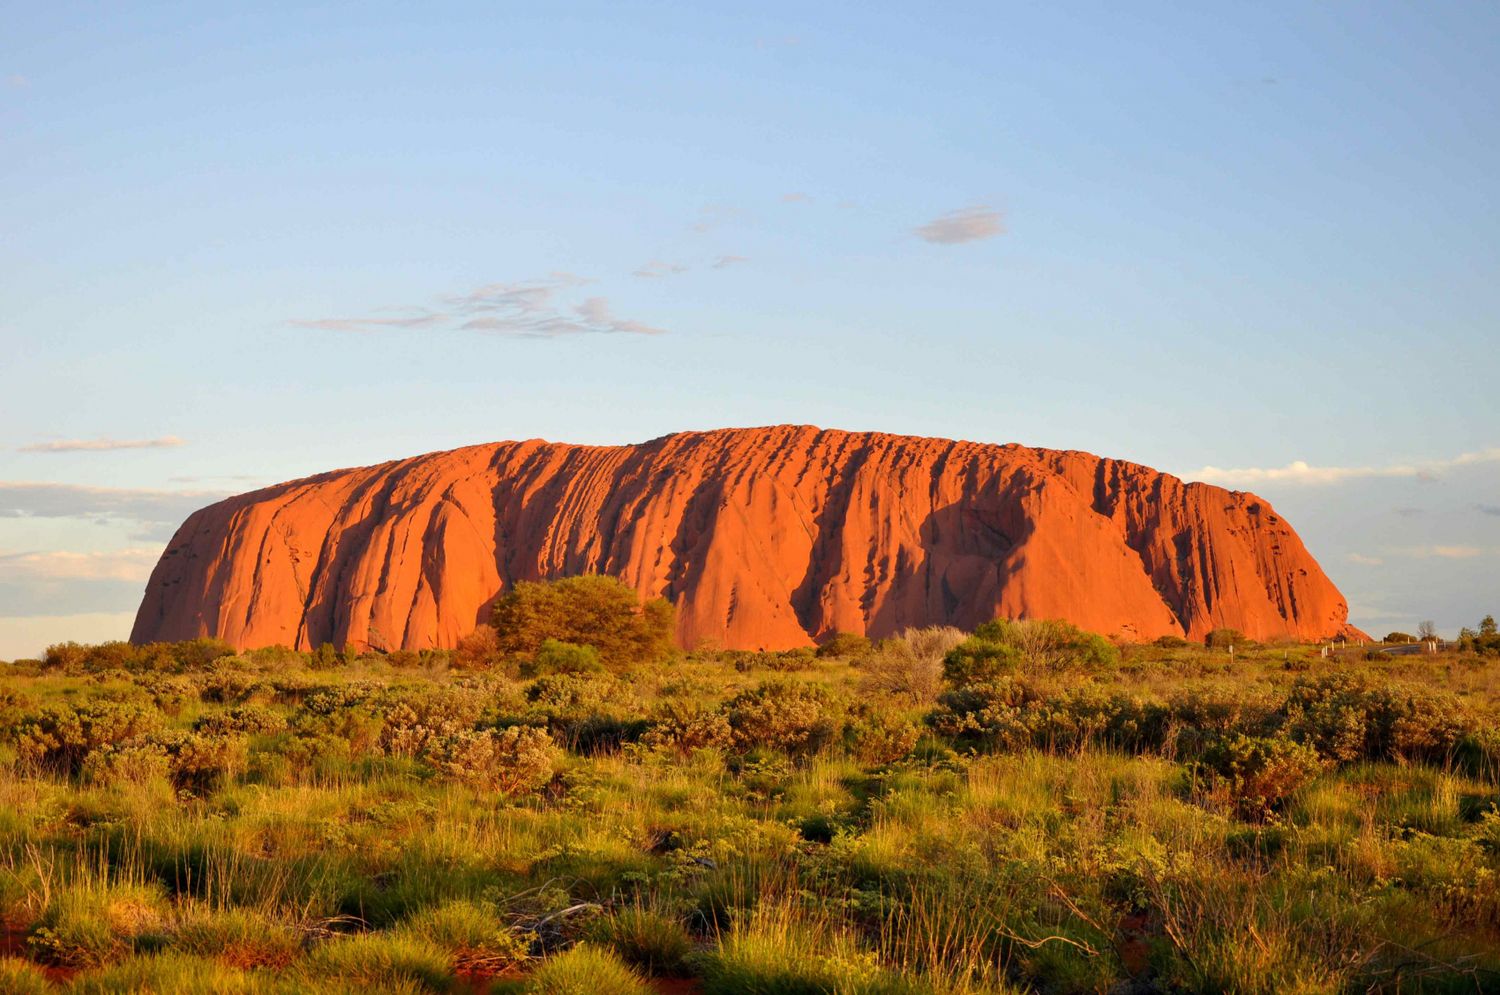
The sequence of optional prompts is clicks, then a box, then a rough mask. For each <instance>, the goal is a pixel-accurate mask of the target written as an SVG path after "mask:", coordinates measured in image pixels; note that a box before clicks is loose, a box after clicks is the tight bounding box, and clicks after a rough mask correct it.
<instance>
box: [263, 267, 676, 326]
mask: <svg viewBox="0 0 1500 995" xmlns="http://www.w3.org/2000/svg"><path fill="white" fill-rule="evenodd" d="M637 275H640V274H639V272H638V273H637ZM591 282H593V281H591V280H589V279H587V278H585V277H581V276H578V275H576V274H573V273H553V274H551V275H550V276H548V277H546V278H544V279H540V280H527V281H521V282H518V283H490V284H486V285H484V286H482V287H478V288H476V289H474V290H472V291H470V292H469V293H467V294H461V295H459V296H454V297H447V298H444V299H443V300H442V302H441V306H440V307H437V308H426V307H405V308H399V309H396V310H398V311H400V312H402V313H400V314H397V315H395V316H392V317H381V316H380V315H379V314H378V313H377V314H374V315H370V316H367V317H362V318H313V319H303V318H294V319H291V320H290V321H288V324H290V325H293V326H296V327H298V328H309V329H314V330H317V331H332V332H376V331H383V330H386V329H392V328H396V329H411V328H443V329H447V330H457V331H470V332H488V333H491V334H495V335H505V336H510V337H514V338H530V339H555V338H562V337H565V336H572V335H590V334H593V335H603V334H621V335H663V334H665V333H666V329H664V328H657V327H655V326H652V325H648V324H645V323H644V322H640V321H633V320H629V319H625V318H619V317H616V316H615V315H614V314H613V313H612V312H611V311H610V307H609V300H608V299H607V298H604V297H590V298H587V299H586V300H584V301H582V302H579V303H577V304H572V303H571V302H570V300H569V299H568V298H569V297H570V296H571V295H572V294H573V293H574V292H576V290H577V288H579V287H582V286H584V285H586V284H589V283H591Z"/></svg>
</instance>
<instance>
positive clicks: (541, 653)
mask: <svg viewBox="0 0 1500 995" xmlns="http://www.w3.org/2000/svg"><path fill="white" fill-rule="evenodd" d="M603 669H604V664H603V662H601V661H600V659H599V651H598V650H596V649H594V647H592V646H580V645H578V644H577V643H565V642H563V641H561V640H559V639H544V640H542V645H541V646H539V647H538V648H537V651H536V655H535V656H533V657H532V659H531V661H530V662H529V663H525V664H522V666H521V676H522V677H540V676H542V675H543V674H588V673H594V672H598V671H602V670H603Z"/></svg>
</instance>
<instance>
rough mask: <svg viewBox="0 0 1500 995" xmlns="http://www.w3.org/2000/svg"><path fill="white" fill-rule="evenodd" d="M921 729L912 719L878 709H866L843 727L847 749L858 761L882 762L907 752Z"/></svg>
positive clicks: (919, 734) (889, 760)
mask: <svg viewBox="0 0 1500 995" xmlns="http://www.w3.org/2000/svg"><path fill="white" fill-rule="evenodd" d="M921 735H922V730H921V729H920V727H918V726H917V724H916V723H915V722H908V721H906V720H904V719H902V718H900V717H898V716H894V715H891V714H889V713H887V712H883V711H879V710H866V711H865V713H864V714H862V715H860V716H858V717H856V718H854V719H852V720H851V721H850V722H849V724H848V726H847V727H846V728H845V729H844V741H845V743H846V744H847V745H848V747H849V753H850V755H851V756H853V757H854V758H855V759H856V760H858V761H859V762H860V763H861V764H864V765H866V766H871V767H874V766H881V765H883V764H889V763H895V762H896V761H897V760H900V759H901V758H903V757H905V756H907V755H908V754H909V753H911V751H912V747H914V746H916V745H917V740H918V739H920V738H921Z"/></svg>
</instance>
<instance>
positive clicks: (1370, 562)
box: [1346, 553, 1385, 567]
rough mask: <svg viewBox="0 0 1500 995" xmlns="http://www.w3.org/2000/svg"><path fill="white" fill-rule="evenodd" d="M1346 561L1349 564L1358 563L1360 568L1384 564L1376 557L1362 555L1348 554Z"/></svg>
mask: <svg viewBox="0 0 1500 995" xmlns="http://www.w3.org/2000/svg"><path fill="white" fill-rule="evenodd" d="M1346 559H1348V561H1349V562H1350V563H1358V564H1359V565H1360V566H1362V567H1378V566H1380V565H1381V564H1382V563H1384V562H1385V561H1384V560H1382V559H1381V558H1380V557H1378V556H1365V555H1364V554H1363V553H1350V554H1349V555H1348V557H1346Z"/></svg>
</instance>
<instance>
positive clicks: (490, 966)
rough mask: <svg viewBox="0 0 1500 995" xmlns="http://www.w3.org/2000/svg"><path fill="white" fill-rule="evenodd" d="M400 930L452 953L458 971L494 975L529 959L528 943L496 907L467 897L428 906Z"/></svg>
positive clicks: (451, 956)
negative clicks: (497, 911)
mask: <svg viewBox="0 0 1500 995" xmlns="http://www.w3.org/2000/svg"><path fill="white" fill-rule="evenodd" d="M400 932H401V933H403V934H405V935H409V936H413V937H416V938H418V939H421V940H424V941H426V942H428V943H431V944H433V945H435V946H438V947H441V948H442V949H443V950H446V951H447V952H448V956H449V958H450V962H451V963H452V965H453V968H454V970H456V971H461V972H464V973H466V974H481V975H492V974H495V973H497V972H499V971H502V970H504V969H506V968H509V967H512V966H514V965H516V964H519V963H521V962H522V961H524V960H526V957H527V952H526V942H525V941H524V940H523V939H522V938H521V937H519V936H517V935H516V934H515V933H514V932H513V931H512V930H511V929H510V928H509V927H507V926H506V925H505V924H504V923H503V922H502V921H501V920H500V918H499V916H498V915H497V913H496V912H495V910H494V909H492V908H488V907H486V906H483V905H480V904H478V903H476V902H471V901H467V900H457V901H451V902H446V903H444V904H442V905H439V906H437V907H436V908H430V909H424V910H423V911H421V912H418V913H417V914H415V915H413V916H412V917H411V918H409V919H407V920H406V921H405V922H404V923H402V924H401V929H400Z"/></svg>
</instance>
